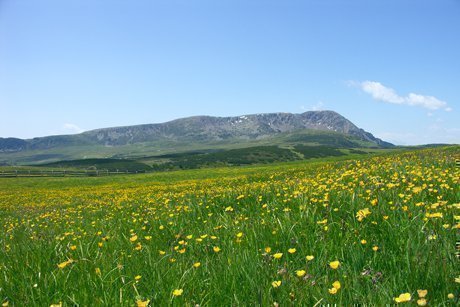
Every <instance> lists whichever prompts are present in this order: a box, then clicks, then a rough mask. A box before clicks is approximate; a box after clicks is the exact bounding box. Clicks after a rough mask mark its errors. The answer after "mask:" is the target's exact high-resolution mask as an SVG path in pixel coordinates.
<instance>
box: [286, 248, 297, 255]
mask: <svg viewBox="0 0 460 307" xmlns="http://www.w3.org/2000/svg"><path fill="white" fill-rule="evenodd" d="M296 251H297V250H296V249H295V248H290V249H288V253H289V254H294V253H295V252H296Z"/></svg>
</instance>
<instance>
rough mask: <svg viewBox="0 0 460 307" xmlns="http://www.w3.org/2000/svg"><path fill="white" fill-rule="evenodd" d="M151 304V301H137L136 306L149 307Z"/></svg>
mask: <svg viewBox="0 0 460 307" xmlns="http://www.w3.org/2000/svg"><path fill="white" fill-rule="evenodd" d="M149 303H150V300H146V301H142V300H137V301H136V306H137V307H147V306H148V305H149Z"/></svg>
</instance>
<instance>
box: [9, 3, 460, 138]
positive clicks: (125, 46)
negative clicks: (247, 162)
mask: <svg viewBox="0 0 460 307" xmlns="http://www.w3.org/2000/svg"><path fill="white" fill-rule="evenodd" d="M459 30H460V1H458V0H437V1H434V0H432V1H427V0H393V1H384V0H382V1H369V0H361V1H358V0H350V1H343V0H337V1H328V0H317V1H290V0H283V1H281V0H280V1H251V0H244V1H236V0H235V1H225V0H219V1H215V0H210V1H201V0H196V1H193V0H184V1H174V0H167V1H166V0H165V1H155V0H151V1H140V0H139V1H136V0H133V1H117V0H110V1H109V0H98V1H94V0H88V1H86V0H80V1H72V0H67V1H62V0H54V1H52V0H36V1H34V0H30V1H26V0H1V1H0V110H1V117H0V118H1V120H0V137H21V138H31V137H36V136H44V135H52V134H70V133H76V132H79V131H83V130H90V129H96V128H102V127H112V126H122V125H134V124H143V123H156V122H164V121H168V120H172V119H175V118H179V117H186V116H192V115H216V116H231V115H242V114H253V113H268V112H293V113H301V112H304V111H308V110H318V109H328V110H334V111H337V112H339V113H340V114H342V115H343V116H345V117H347V118H348V119H350V120H351V121H352V122H354V123H355V124H356V125H357V126H359V127H361V128H363V129H365V130H367V131H369V132H371V133H373V134H374V135H376V136H378V137H381V138H383V139H384V140H387V141H390V142H394V143H396V144H424V143H433V142H446V143H460V124H459V122H460V121H459V120H458V119H459V118H460V116H459V115H460V113H459V112H460V97H459V96H460V90H459V89H460V56H459V55H460V39H459V36H458V35H459V34H458V33H459Z"/></svg>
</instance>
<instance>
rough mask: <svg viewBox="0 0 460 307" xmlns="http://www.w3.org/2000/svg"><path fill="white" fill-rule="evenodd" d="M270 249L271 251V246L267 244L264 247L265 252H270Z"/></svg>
mask: <svg viewBox="0 0 460 307" xmlns="http://www.w3.org/2000/svg"><path fill="white" fill-rule="evenodd" d="M271 251H272V248H271V247H269V246H267V247H266V248H265V252H266V253H267V254H268V253H270V252H271Z"/></svg>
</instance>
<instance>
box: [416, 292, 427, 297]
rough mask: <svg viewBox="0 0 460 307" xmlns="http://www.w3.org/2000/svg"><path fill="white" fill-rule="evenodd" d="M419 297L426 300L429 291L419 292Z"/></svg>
mask: <svg viewBox="0 0 460 307" xmlns="http://www.w3.org/2000/svg"><path fill="white" fill-rule="evenodd" d="M417 293H418V297H420V298H424V297H425V296H426V294H427V293H428V290H417Z"/></svg>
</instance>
